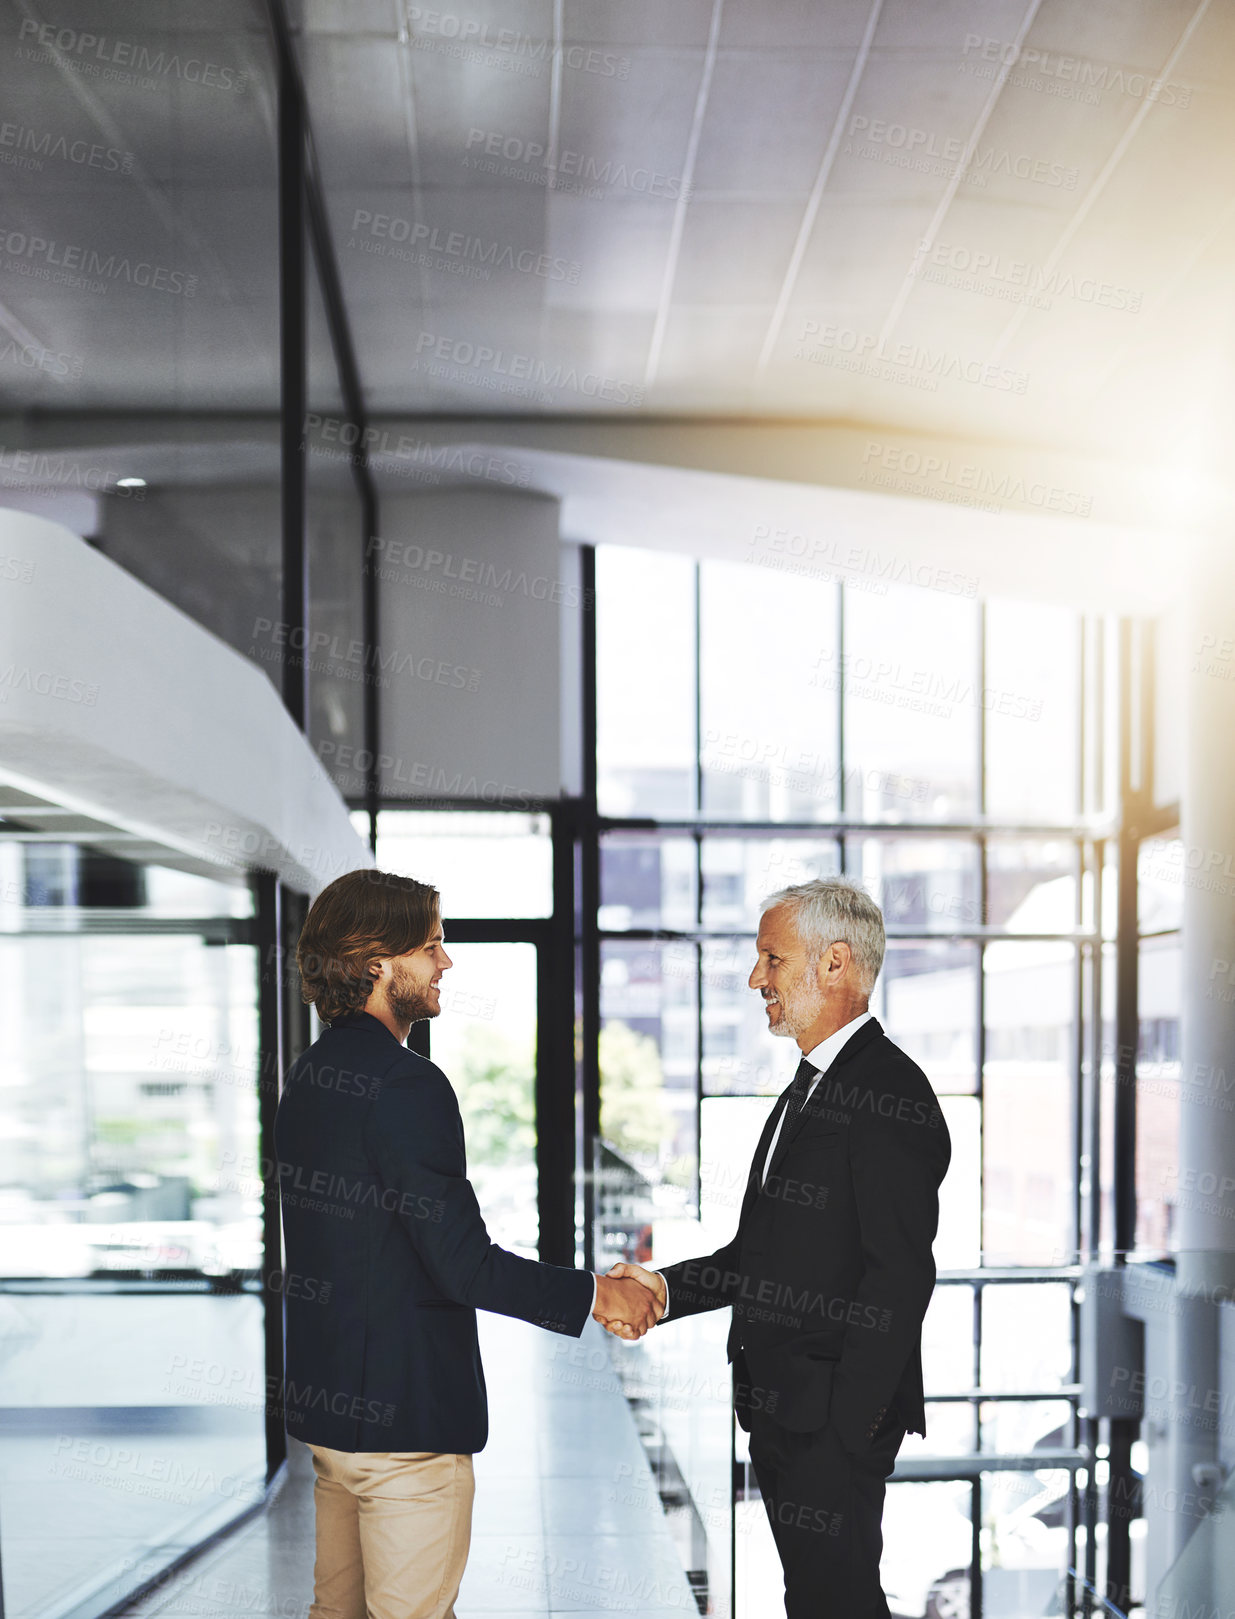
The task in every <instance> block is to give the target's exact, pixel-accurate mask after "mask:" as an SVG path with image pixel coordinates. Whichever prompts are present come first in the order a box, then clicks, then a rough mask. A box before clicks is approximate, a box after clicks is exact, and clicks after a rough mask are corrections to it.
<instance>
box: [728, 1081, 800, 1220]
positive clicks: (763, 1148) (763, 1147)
mask: <svg viewBox="0 0 1235 1619" xmlns="http://www.w3.org/2000/svg"><path fill="white" fill-rule="evenodd" d="M792 1089H793V1085H792V1083H791V1084H789V1085H786V1086H785V1088H784V1090H783V1091H782V1092H781V1093H780V1095H779V1096H778V1097H777V1098H776V1106H775V1107H774V1108H773V1109H772V1111H771V1112H770V1113H769V1114H768V1116H767V1119H766V1121H765V1123H764V1126H763V1129H762V1130H761V1131H760V1132H759V1144H758V1146H757V1147H756V1148H755V1156H754V1157H753V1158H752V1159H751V1161H750V1174H749V1175H748V1176H747V1177H746V1191H745V1193H744V1194H743V1197H742V1216H743V1217H744V1216H745V1214H746V1210H747V1208H748V1206H749V1205H750V1202H751V1200H752V1199H753V1197H754V1195H755V1193H756V1192H758V1190H759V1188H760V1186H761V1185H762V1183H763V1165H764V1160H765V1159H766V1158H767V1156H768V1143H769V1142H770V1141H771V1139H772V1132H773V1131H774V1130H775V1129H776V1121H777V1120H778V1119H779V1118H780V1117H781V1115H782V1114H783V1113H784V1111H785V1109H786V1108H787V1107H788V1105H789V1092H790V1091H791V1090H792ZM739 1223H740V1221H739Z"/></svg>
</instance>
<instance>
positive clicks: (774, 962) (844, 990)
mask: <svg viewBox="0 0 1235 1619" xmlns="http://www.w3.org/2000/svg"><path fill="white" fill-rule="evenodd" d="M755 949H756V950H757V951H758V960H757V961H756V962H755V967H754V971H753V972H752V973H751V975H750V977H749V978H748V979H747V983H748V984H749V985H750V987H751V989H757V990H758V991H759V993H760V994H761V995H762V996H763V1004H764V1006H765V1008H766V1010H767V1017H768V1029H769V1031H770V1032H771V1033H772V1034H779V1035H784V1036H785V1038H786V1039H789V1040H796V1041H797V1043H798V1045H799V1047H800V1048H801V1050H802V1051H803V1052H808V1051H813V1050H814V1049H815V1047H816V1046H817V1045H818V1044H819V1042H820V1041H821V1040H826V1039H827V1037H828V1035H830V1034H833V1033H835V1031H836V1030H837V1029H840V1028H843V1027H844V1026H845V1024H846V1023H848V1022H849V1021H850V1019H851V1018H854V1017H856V1016H857V1014H858V1013H859V1012H865V1011H866V1010H867V1005H868V1000H869V997H868V995H867V993H866V992H865V991H864V990H863V989H861V988H860V987H859V985H858V983H857V968H856V966H855V964H854V960H853V950H852V949H851V947H850V946H849V945H848V944H846V943H845V942H844V940H842V939H836V940H834V941H833V942H832V943H831V944H826V945H824V946H823V948H822V949H821V950H820V951H819V954H818V955H817V957H816V958H815V959H814V960H812V959H811V952H810V951H809V950H808V948H807V945H806V943H805V941H804V940H803V938H802V936H801V934H800V933H799V932H798V925H797V922H796V921H795V919H794V913H793V910H792V909H791V907H789V906H787V905H773V906H772V907H771V909H770V910H767V911H765V912H764V913H763V916H762V918H761V920H760V923H759V936H758V938H757V939H756V940H755Z"/></svg>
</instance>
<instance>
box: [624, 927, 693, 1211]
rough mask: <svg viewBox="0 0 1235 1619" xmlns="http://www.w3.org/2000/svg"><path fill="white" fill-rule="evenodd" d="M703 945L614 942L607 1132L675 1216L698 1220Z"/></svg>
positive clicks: (627, 1160) (628, 1161)
mask: <svg viewBox="0 0 1235 1619" xmlns="http://www.w3.org/2000/svg"><path fill="white" fill-rule="evenodd" d="M697 970H698V969H697V956H696V952H695V946H694V945H693V944H643V943H635V942H633V941H632V942H629V943H627V942H623V941H618V940H605V941H603V942H602V945H601V974H600V1005H601V1025H602V1026H601V1034H600V1132H601V1136H602V1138H603V1139H604V1141H605V1142H606V1143H607V1144H608V1146H609V1147H610V1148H611V1149H612V1150H613V1151H614V1152H615V1153H616V1154H617V1155H618V1156H619V1157H620V1158H621V1159H622V1160H624V1161H625V1162H626V1163H627V1164H629V1165H631V1166H632V1168H634V1169H635V1170H637V1171H638V1173H639V1174H640V1175H641V1176H642V1177H643V1178H644V1179H645V1180H646V1181H647V1182H648V1184H649V1187H650V1188H651V1189H652V1191H653V1192H655V1190H656V1188H658V1187H664V1188H666V1189H667V1190H666V1192H665V1197H666V1199H667V1202H666V1205H665V1206H666V1209H668V1208H670V1207H677V1208H678V1209H680V1210H683V1211H685V1210H686V1209H687V1208H688V1207H689V1209H690V1210H691V1211H692V1212H693V1210H694V1207H695V1186H696V1176H697V1173H698V1163H699V1141H698V1117H697V1109H696V1087H697V1075H698V1051H697V1040H696V1029H697V1024H696V1017H697V1013H696V1000H695V991H696V977H697Z"/></svg>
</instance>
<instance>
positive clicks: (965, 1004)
mask: <svg viewBox="0 0 1235 1619" xmlns="http://www.w3.org/2000/svg"><path fill="white" fill-rule="evenodd" d="M977 1008H978V946H977V945H976V944H950V943H949V944H942V943H940V944H935V943H926V942H922V943H917V942H910V941H908V940H903V939H898V940H893V941H892V943H891V944H889V945H888V949H887V954H886V955H885V957H884V962H883V971H882V972H881V973H880V974H879V978H878V981H877V982H876V984H875V994H874V996H873V998H872V1001H871V1010H872V1011H873V1012H874V1013H875V1015H876V1017H878V1019H879V1021H880V1022H881V1023H882V1024H883V1026H884V1028H885V1029H886V1030H887V1033H888V1037H889V1039H891V1040H894V1041H895V1042H896V1044H897V1045H898V1046H900V1047H901V1048H902V1049H903V1050H904V1051H906V1052H907V1053H908V1054H909V1056H911V1057H912V1058H913V1060H914V1061H915V1062H916V1063H917V1064H918V1065H919V1066H920V1067H921V1068H922V1069H923V1071H924V1072H925V1073H926V1076H927V1078H928V1079H929V1080H930V1082H931V1084H932V1085H933V1086H934V1088H935V1090H936V1091H937V1092H939V1093H943V1092H947V1091H972V1090H973V1089H974V1087H975V1083H976V1078H977Z"/></svg>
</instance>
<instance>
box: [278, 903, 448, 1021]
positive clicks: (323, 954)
mask: <svg viewBox="0 0 1235 1619" xmlns="http://www.w3.org/2000/svg"><path fill="white" fill-rule="evenodd" d="M441 914H442V911H441V899H440V897H439V895H438V892H437V889H436V888H434V887H432V885H431V884H429V883H418V882H417V881H416V879H415V878H414V877H397V876H396V875H395V874H394V872H391V871H349V872H348V874H347V875H346V877H336V878H335V880H334V882H332V883H330V884H329V885H328V886H327V887H326V888H323V889H322V891H321V893H320V894H319V895H318V896H317V898H316V899H315V900H314V901H313V903H312V905H311V906H310V907H309V914H308V916H307V917H306V918H305V923H304V927H303V928H302V929H301V930H300V940H299V943H298V944H297V945H296V965H297V967H299V969H300V993H301V996H302V998H303V999H304V1000H306V1001H308V1002H310V1003H311V1004H312V1005H314V1006H316V1008H317V1015H318V1017H319V1018H321V1020H322V1022H323V1023H337V1022H338V1020H339V1019H340V1018H344V1017H348V1016H350V1015H351V1014H352V1013H354V1012H362V1011H363V1010H364V1005H365V1002H366V1001H367V1000H368V998H369V991H370V990H371V989H372V988H373V976H372V970H373V965H374V963H375V962H377V961H380V960H381V958H382V957H383V956H403V955H406V954H407V953H408V952H409V951H411V950H419V949H420V947H421V945H422V944H426V943H427V942H428V940H429V938H430V936H431V935H432V934H433V933H434V932H435V930H436V928H437V925H438V922H439V921H440V920H441Z"/></svg>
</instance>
